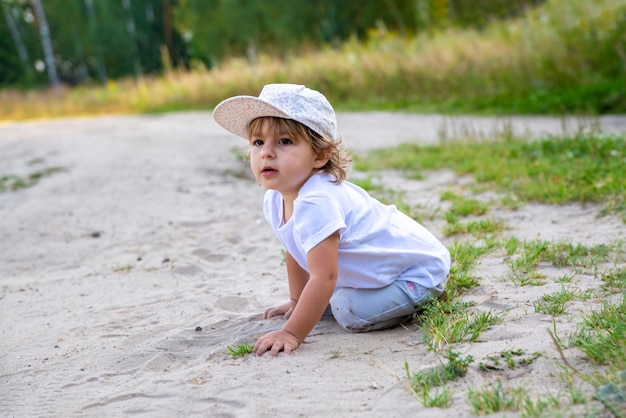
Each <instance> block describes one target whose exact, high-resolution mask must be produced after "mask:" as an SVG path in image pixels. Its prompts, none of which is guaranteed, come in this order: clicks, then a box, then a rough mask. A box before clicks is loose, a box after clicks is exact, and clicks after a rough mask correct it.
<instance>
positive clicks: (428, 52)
mask: <svg viewBox="0 0 626 418" xmlns="http://www.w3.org/2000/svg"><path fill="white" fill-rule="evenodd" d="M620 11H621V14H620ZM620 16H626V4H625V2H624V0H595V1H592V0H569V1H568V0H552V1H548V2H547V3H546V4H545V6H544V7H543V8H540V9H536V10H532V11H531V12H529V13H528V14H527V15H526V16H525V17H524V18H522V19H520V20H517V21H507V22H496V23H494V24H492V25H491V26H490V27H489V28H488V29H487V30H486V31H484V32H477V31H474V30H463V31H461V30H447V31H444V32H437V33H424V34H422V35H420V36H417V37H413V38H403V37H400V36H398V35H397V34H394V33H390V32H387V31H385V30H384V28H383V29H380V28H379V29H377V30H373V31H372V32H371V33H370V36H369V38H368V40H367V42H364V43H360V42H357V41H355V40H350V41H348V42H346V43H345V44H344V45H343V46H342V47H341V48H336V49H333V48H322V49H320V50H312V49H307V50H305V51H304V52H302V53H301V54H299V55H297V56H286V57H285V56H277V55H263V54H261V55H259V57H258V59H257V61H256V62H255V63H253V64H252V63H249V62H248V61H247V60H243V59H241V58H232V59H228V60H225V61H223V62H222V63H220V64H219V65H218V66H217V67H215V68H212V69H210V70H207V69H204V68H195V69H194V70H192V71H189V72H184V71H170V72H168V73H167V74H165V75H164V76H162V77H159V78H153V77H144V78H140V79H138V80H134V79H128V80H122V81H117V82H110V83H109V84H108V85H106V86H90V87H78V88H75V89H67V88H64V89H60V90H58V91H39V92H28V93H20V92H16V91H1V92H0V120H20V119H31V118H49V117H62V116H67V115H96V114H104V113H147V112H161V111H171V110H183V109H210V108H212V107H213V106H214V105H215V104H216V103H218V102H219V101H220V100H222V99H223V98H225V97H228V96H231V95H234V94H257V93H258V91H259V90H260V87H261V86H262V85H263V84H266V83H272V82H292V83H300V84H306V85H308V86H310V87H313V88H316V89H319V90H321V91H324V92H325V94H327V95H328V97H329V99H330V100H331V102H332V103H334V104H336V106H337V107H338V108H340V109H341V108H347V109H355V108H359V109H363V108H411V107H415V106H418V107H419V106H422V107H421V110H428V106H429V105H433V104H438V105H439V106H442V105H445V104H446V103H450V102H453V103H457V104H458V103H463V104H469V105H468V106H470V108H471V106H472V103H475V105H476V106H478V107H480V106H481V103H483V104H484V103H485V100H487V101H488V100H500V101H501V102H502V103H510V102H511V101H515V100H516V99H519V98H522V99H525V98H526V99H527V98H528V95H529V91H532V90H533V89H537V88H539V89H541V88H555V87H558V88H566V89H567V88H569V89H570V90H571V89H572V86H573V87H576V85H577V83H585V80H592V81H593V78H594V77H596V78H597V77H598V74H600V70H599V69H598V66H600V65H602V63H601V62H600V63H599V62H597V61H598V60H597V59H596V60H593V59H590V54H593V53H595V50H597V49H598V42H600V44H602V42H604V41H607V42H608V41H610V39H609V40H607V39H608V38H609V37H611V36H613V37H614V36H616V35H615V34H616V33H620V32H619V29H620V28H619V26H618V25H624V23H623V22H622V21H623V20H625V19H624V18H621V17H620ZM620 19H621V20H620ZM617 36H619V35H617ZM605 38H607V39H605ZM625 42H626V41H625ZM620 48H621V49H620ZM624 48H625V45H623V44H617V45H615V48H614V49H615V51H612V52H611V51H609V52H611V53H613V54H615V53H617V54H621V56H622V57H623V61H624V65H626V53H624V51H623V49H624ZM568 83H569V84H568ZM574 90H576V89H575V88H574ZM496 104H497V103H496ZM556 106H558V103H557V104H556ZM452 108H454V106H452ZM496 108H497V106H496ZM553 110H554V109H553ZM556 110H557V111H558V109H556ZM522 111H523V109H522ZM530 111H532V109H530Z"/></svg>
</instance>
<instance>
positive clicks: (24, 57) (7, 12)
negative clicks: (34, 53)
mask: <svg viewBox="0 0 626 418" xmlns="http://www.w3.org/2000/svg"><path fill="white" fill-rule="evenodd" d="M2 10H3V11H4V16H5V18H6V21H7V26H8V27H9V31H10V32H11V38H13V43H14V44H15V48H16V49H17V55H18V56H19V58H20V61H21V62H22V64H24V65H28V51H27V50H26V46H25V45H24V40H23V39H22V35H20V31H19V30H18V29H17V25H16V24H15V20H13V15H12V14H11V9H9V6H7V4H6V3H4V2H2Z"/></svg>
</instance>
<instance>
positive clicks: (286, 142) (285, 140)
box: [278, 138, 292, 145]
mask: <svg viewBox="0 0 626 418" xmlns="http://www.w3.org/2000/svg"><path fill="white" fill-rule="evenodd" d="M278 142H279V143H280V144H281V145H289V144H291V143H292V142H291V139H289V138H280V139H279V140H278Z"/></svg>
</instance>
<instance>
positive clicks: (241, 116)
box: [213, 96, 289, 139]
mask: <svg viewBox="0 0 626 418" xmlns="http://www.w3.org/2000/svg"><path fill="white" fill-rule="evenodd" d="M264 116H273V117H277V118H287V119H288V118H289V116H288V115H287V114H286V113H284V112H283V111H281V110H280V109H278V108H276V107H274V106H272V105H270V104H268V103H266V102H264V101H262V100H259V98H257V97H254V96H235V97H231V98H229V99H226V100H224V101H223V102H221V103H220V104H218V105H217V106H215V109H214V110H213V118H214V119H215V121H216V122H217V123H219V124H220V125H221V126H222V127H223V128H224V129H226V130H227V131H230V132H232V133H234V134H235V135H237V136H240V137H242V138H244V139H248V126H249V124H250V122H252V120H254V119H256V118H260V117H264Z"/></svg>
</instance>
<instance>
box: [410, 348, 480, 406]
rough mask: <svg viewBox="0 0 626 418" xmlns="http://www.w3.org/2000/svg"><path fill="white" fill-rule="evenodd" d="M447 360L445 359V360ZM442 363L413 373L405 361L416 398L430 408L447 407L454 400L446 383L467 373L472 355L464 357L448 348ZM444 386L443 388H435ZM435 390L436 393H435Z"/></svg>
mask: <svg viewBox="0 0 626 418" xmlns="http://www.w3.org/2000/svg"><path fill="white" fill-rule="evenodd" d="M444 360H445V361H444ZM444 360H441V364H440V365H438V366H435V367H432V368H429V369H426V370H421V371H419V372H416V373H412V372H411V371H410V369H409V364H408V363H407V362H405V363H404V368H405V371H406V375H407V379H408V381H409V384H410V386H411V390H412V391H413V394H414V395H415V397H416V399H417V400H418V401H419V402H420V403H421V404H422V405H424V406H426V407H429V408H434V407H437V408H447V407H448V406H450V404H451V402H452V393H451V392H450V390H449V389H448V388H447V387H446V386H445V385H446V383H448V382H450V381H452V380H454V379H457V378H459V377H463V376H465V375H466V374H467V371H468V368H469V364H470V363H471V362H473V361H474V359H473V358H472V356H467V357H465V358H462V357H461V355H460V354H459V353H456V352H454V351H451V350H448V351H447V352H446V354H445V356H444ZM436 387H443V388H442V389H441V390H433V388H436ZM433 392H434V393H433Z"/></svg>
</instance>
